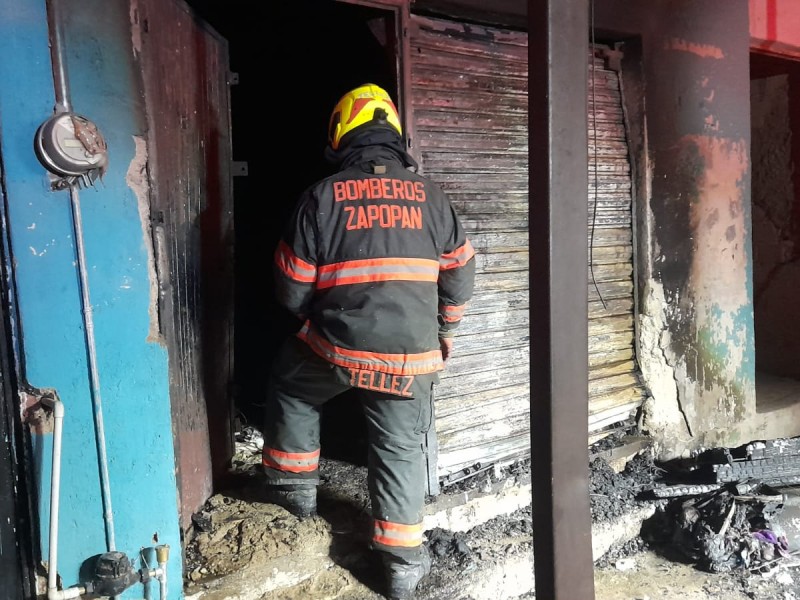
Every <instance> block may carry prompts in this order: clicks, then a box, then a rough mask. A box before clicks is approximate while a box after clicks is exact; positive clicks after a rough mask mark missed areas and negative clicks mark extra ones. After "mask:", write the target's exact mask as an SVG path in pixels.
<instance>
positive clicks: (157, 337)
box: [125, 136, 164, 344]
mask: <svg viewBox="0 0 800 600" xmlns="http://www.w3.org/2000/svg"><path fill="white" fill-rule="evenodd" d="M133 141H134V144H135V147H136V150H135V152H134V155H133V160H131V162H130V165H128V172H127V173H126V175H125V181H126V182H127V183H128V187H130V188H131V190H132V191H133V193H134V194H135V195H136V201H137V203H138V207H139V221H140V223H141V226H142V242H143V244H144V247H145V251H146V252H147V276H148V280H149V282H150V304H149V307H148V314H149V315H150V326H149V329H148V333H147V341H148V342H156V343H159V344H163V343H164V337H163V336H162V335H161V326H160V323H159V318H158V317H159V315H158V273H157V271H156V267H155V250H154V248H153V230H152V227H151V226H150V185H149V182H148V180H147V142H145V140H144V139H143V138H141V137H139V136H135V137H134V138H133Z"/></svg>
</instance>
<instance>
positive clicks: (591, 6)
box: [589, 0, 608, 310]
mask: <svg viewBox="0 0 800 600" xmlns="http://www.w3.org/2000/svg"><path fill="white" fill-rule="evenodd" d="M589 15H590V22H591V25H590V34H591V37H592V43H591V46H592V48H591V52H590V54H591V61H592V66H591V69H590V73H591V81H592V145H593V146H594V149H593V150H592V154H593V159H594V164H593V177H594V190H593V194H594V206H593V207H592V230H591V234H590V236H589V273H590V274H591V276H592V285H593V286H594V290H595V291H596V292H597V295H598V297H599V298H600V302H601V303H602V304H603V310H605V309H607V308H608V307H607V306H606V301H605V300H604V299H603V295H602V294H601V293H600V288H599V287H598V286H597V280H596V279H595V277H594V229H595V225H596V223H597V186H598V175H597V160H598V156H597V102H596V101H595V93H594V89H595V80H594V48H595V45H594V44H595V41H594V0H589Z"/></svg>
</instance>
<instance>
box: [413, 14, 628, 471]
mask: <svg viewBox="0 0 800 600" xmlns="http://www.w3.org/2000/svg"><path fill="white" fill-rule="evenodd" d="M590 73H591V71H590ZM616 76H617V75H616V73H614V72H613V71H609V70H607V69H605V68H604V66H603V65H602V64H597V66H596V67H595V69H594V74H593V79H594V81H595V82H596V84H597V87H596V90H595V92H594V97H595V100H596V106H597V110H596V112H595V114H594V116H595V119H594V120H596V123H597V129H596V136H595V131H594V129H592V128H591V125H592V121H593V119H592V118H591V116H590V123H589V124H590V130H589V139H590V141H593V140H594V139H595V137H596V139H597V156H598V162H597V169H596V173H597V176H598V182H599V185H598V186H597V198H598V201H597V208H598V209H597V213H596V215H595V214H594V212H593V207H594V191H595V187H594V185H593V181H594V175H595V169H594V164H593V162H592V161H590V168H589V175H590V198H589V200H590V205H589V214H590V223H589V233H590V235H591V234H592V231H593V233H594V235H593V240H592V241H593V251H592V256H593V258H594V269H593V280H594V281H592V273H591V271H590V280H589V288H590V289H589V302H590V304H589V318H590V321H589V361H590V370H591V373H590V379H591V381H590V406H589V409H590V413H591V416H590V420H589V431H590V432H592V431H597V430H598V429H601V428H603V427H605V426H607V425H609V424H613V423H617V422H620V421H623V420H625V419H626V418H627V417H629V416H630V414H631V412H632V411H633V410H635V408H636V407H637V406H638V405H639V404H640V403H641V399H642V397H643V392H642V389H641V386H640V385H639V383H638V373H637V367H636V365H635V362H634V331H633V280H632V277H633V275H632V274H633V268H632V264H633V262H632V244H631V240H632V233H631V208H630V198H631V182H630V174H629V167H628V158H627V144H626V141H625V129H624V126H623V120H622V107H621V99H620V94H619V87H618V82H617V79H616ZM527 77H528V70H527V35H526V34H525V33H521V32H515V31H508V30H503V29H499V28H489V27H481V26H476V25H465V24H461V23H457V22H452V21H446V20H440V19H429V18H425V17H420V16H417V15H414V16H412V27H411V83H412V85H411V112H412V115H413V136H414V137H413V139H412V148H413V149H414V150H415V152H416V154H417V155H418V156H419V158H420V159H421V167H422V170H423V171H424V172H425V173H426V174H427V175H429V176H430V177H432V178H433V179H434V180H436V181H438V182H439V183H440V184H441V185H442V186H443V187H444V189H445V191H446V192H447V194H448V196H449V197H450V199H451V200H452V202H453V204H454V205H455V207H456V209H457V210H458V211H459V214H460V215H461V218H462V221H463V223H464V226H465V228H466V229H467V231H468V232H469V235H470V238H471V240H472V243H473V245H474V246H475V248H476V250H477V252H478V255H477V259H476V260H477V275H476V289H475V296H474V298H473V301H472V302H471V303H470V305H469V307H468V311H467V317H466V318H465V320H464V322H463V324H462V326H461V328H460V329H459V333H458V336H457V339H456V351H455V355H454V357H453V358H452V359H451V361H450V362H449V363H448V366H447V369H446V371H445V373H444V374H443V375H442V381H441V383H440V385H439V386H438V387H437V390H436V411H437V420H436V427H437V432H438V436H439V456H438V473H439V475H440V477H449V476H451V475H453V474H456V473H458V472H461V471H462V470H464V469H471V468H473V467H475V465H476V464H483V465H486V464H490V463H493V462H500V461H505V460H511V459H514V458H517V457H521V456H524V455H527V454H528V453H529V451H530V441H529V439H530V436H529V420H530V419H529V415H530V406H529V404H530V399H529V366H528V363H529V351H528V342H529V330H528V247H527V246H528V222H527V221H528V133H527V107H528V100H527V89H528V84H527ZM590 90H591V88H590ZM590 100H591V98H590ZM589 109H590V115H591V111H592V109H593V105H591V104H590V107H589ZM590 150H591V151H592V153H591V155H594V152H593V151H594V146H593V145H592V146H591V147H590ZM595 283H596V284H597V289H599V291H600V294H601V295H602V301H601V300H600V297H599V296H598V293H597V290H596V289H595ZM603 302H605V307H604V306H603Z"/></svg>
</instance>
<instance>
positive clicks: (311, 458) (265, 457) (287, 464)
mask: <svg viewBox="0 0 800 600" xmlns="http://www.w3.org/2000/svg"><path fill="white" fill-rule="evenodd" d="M261 462H262V463H263V464H264V465H265V466H267V467H272V468H273V469H278V470H279V471H289V472H290V473H307V472H309V471H315V470H316V469H317V466H318V465H319V449H317V450H314V451H313V452H283V451H282V450H276V449H275V448H267V447H266V446H264V450H263V452H262V454H261Z"/></svg>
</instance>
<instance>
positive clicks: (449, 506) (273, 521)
mask: <svg viewBox="0 0 800 600" xmlns="http://www.w3.org/2000/svg"><path fill="white" fill-rule="evenodd" d="M340 476H341V473H340V474H338V475H337V478H336V479H337V480H338V481H341V479H340ZM361 478H363V473H353V475H352V477H350V479H349V480H350V481H351V482H352V484H353V485H352V487H351V488H350V489H351V490H356V493H347V491H346V490H345V491H343V490H342V489H341V487H337V488H333V487H330V486H327V485H325V484H323V486H321V488H320V499H319V512H320V515H319V516H318V517H315V518H312V519H306V520H302V521H301V520H298V519H296V518H295V517H293V516H292V515H290V514H289V513H288V512H286V511H285V510H283V509H282V508H279V507H276V506H273V505H268V504H263V503H261V502H259V501H258V495H259V494H258V485H257V483H255V482H254V483H253V485H251V486H249V487H245V488H243V489H242V490H239V491H238V492H232V493H230V494H218V495H217V496H215V497H214V498H212V499H211V500H210V501H209V503H208V510H207V511H206V512H205V518H204V522H205V523H206V528H207V531H204V532H200V533H198V534H197V535H195V536H194V538H193V539H192V540H191V541H190V542H189V543H188V544H187V561H186V563H187V567H188V581H187V585H186V588H185V595H186V599H187V600H380V599H382V598H383V596H382V595H381V590H382V586H383V582H382V570H381V568H380V565H379V564H378V563H377V562H376V560H375V555H374V554H373V553H372V552H371V551H370V550H369V537H370V533H371V531H370V527H371V520H370V518H369V516H368V511H365V510H364V509H365V496H364V493H365V489H366V488H365V487H363V481H361V480H360V479H361ZM361 490H364V491H361ZM530 505H531V487H530V480H529V478H528V476H527V475H523V476H520V477H516V478H510V479H506V480H503V481H499V482H495V483H493V484H491V483H489V482H487V483H486V485H484V486H482V487H480V488H475V489H469V490H465V491H462V492H457V493H443V494H441V495H439V496H437V497H436V498H435V500H434V501H433V502H431V503H429V504H428V505H426V516H425V519H424V526H425V530H426V532H427V535H428V538H429V539H428V540H427V542H426V544H427V545H428V547H429V548H430V549H431V553H432V558H433V567H432V571H431V574H430V575H429V576H428V577H426V578H425V579H424V580H423V581H422V582H421V584H420V588H419V590H418V594H417V598H418V600H440V599H441V600H445V599H446V600H513V599H518V598H520V599H521V598H525V597H531V594H532V592H533V589H534V580H533V549H532V533H531V532H532V526H531V506H530ZM654 511H655V508H654V506H653V505H651V504H642V505H641V506H640V507H638V508H636V509H634V510H632V511H629V512H628V513H626V514H625V515H623V516H621V517H619V518H618V519H615V520H614V521H610V522H606V523H598V524H594V525H593V528H592V551H593V555H594V558H595V560H597V559H598V558H600V557H602V556H603V555H605V553H606V552H608V551H609V549H611V548H613V547H615V546H617V545H621V544H623V543H625V542H627V541H629V540H631V539H633V538H635V537H636V536H637V535H638V533H639V530H640V528H641V523H642V522H643V521H644V520H645V519H646V518H648V517H650V516H651V515H652V514H653V513H654Z"/></svg>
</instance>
